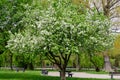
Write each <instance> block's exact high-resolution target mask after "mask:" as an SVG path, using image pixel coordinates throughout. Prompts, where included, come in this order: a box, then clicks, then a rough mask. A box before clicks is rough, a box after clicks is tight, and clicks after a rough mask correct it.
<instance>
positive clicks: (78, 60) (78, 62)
mask: <svg viewBox="0 0 120 80" xmlns="http://www.w3.org/2000/svg"><path fill="white" fill-rule="evenodd" d="M79 70H80V55H79V54H77V55H76V71H79Z"/></svg>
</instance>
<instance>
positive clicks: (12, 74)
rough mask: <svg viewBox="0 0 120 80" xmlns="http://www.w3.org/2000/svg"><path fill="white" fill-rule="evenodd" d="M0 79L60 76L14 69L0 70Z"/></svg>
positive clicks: (38, 79)
mask: <svg viewBox="0 0 120 80" xmlns="http://www.w3.org/2000/svg"><path fill="white" fill-rule="evenodd" d="M0 80H60V78H59V77H51V76H42V75H40V71H25V72H22V71H20V72H16V71H8V70H0ZM67 80H105V79H92V78H90V79H86V78H67ZM106 80H107V79H106Z"/></svg>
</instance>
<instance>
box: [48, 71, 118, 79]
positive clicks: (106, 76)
mask: <svg viewBox="0 0 120 80" xmlns="http://www.w3.org/2000/svg"><path fill="white" fill-rule="evenodd" d="M72 73H73V77H77V78H101V79H110V78H111V76H110V75H109V74H89V73H85V72H72ZM48 76H59V72H49V73H48ZM66 76H67V75H66ZM113 78H115V79H119V80H120V76H113Z"/></svg>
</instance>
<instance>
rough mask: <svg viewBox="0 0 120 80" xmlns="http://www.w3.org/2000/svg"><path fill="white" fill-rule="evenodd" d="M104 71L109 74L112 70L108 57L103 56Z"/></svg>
mask: <svg viewBox="0 0 120 80" xmlns="http://www.w3.org/2000/svg"><path fill="white" fill-rule="evenodd" d="M104 71H106V72H111V71H113V69H112V68H111V64H110V59H109V56H108V55H104Z"/></svg>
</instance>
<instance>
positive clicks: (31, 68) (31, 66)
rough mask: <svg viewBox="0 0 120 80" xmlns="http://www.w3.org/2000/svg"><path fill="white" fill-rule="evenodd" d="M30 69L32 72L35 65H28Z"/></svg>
mask: <svg viewBox="0 0 120 80" xmlns="http://www.w3.org/2000/svg"><path fill="white" fill-rule="evenodd" d="M28 68H29V69H30V70H34V66H33V63H32V62H31V63H29V64H28Z"/></svg>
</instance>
